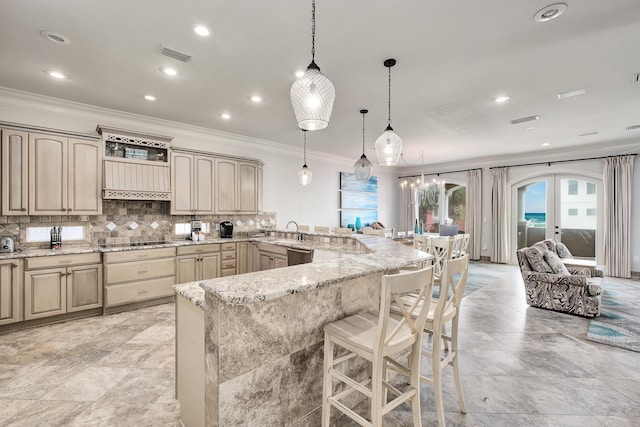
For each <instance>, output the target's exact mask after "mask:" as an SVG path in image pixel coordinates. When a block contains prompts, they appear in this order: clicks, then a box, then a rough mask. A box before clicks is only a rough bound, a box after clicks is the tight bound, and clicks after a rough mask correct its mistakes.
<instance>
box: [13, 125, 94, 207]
mask: <svg viewBox="0 0 640 427" xmlns="http://www.w3.org/2000/svg"><path fill="white" fill-rule="evenodd" d="M101 161H102V145H101V143H100V142H99V141H96V140H90V139H86V140H85V139H78V138H69V137H67V136H64V135H57V134H44V133H27V132H24V131H15V130H10V129H4V130H2V165H3V167H2V190H3V191H2V214H3V215H90V214H94V215H97V214H100V213H101V212H102V199H101V197H100V185H101V182H102V172H101V171H102V169H101V167H100V164H101Z"/></svg>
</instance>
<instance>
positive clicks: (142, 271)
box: [138, 270, 147, 274]
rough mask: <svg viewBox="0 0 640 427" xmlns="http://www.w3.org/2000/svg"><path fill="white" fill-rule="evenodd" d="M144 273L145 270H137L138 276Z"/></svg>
mask: <svg viewBox="0 0 640 427" xmlns="http://www.w3.org/2000/svg"><path fill="white" fill-rule="evenodd" d="M146 272H147V270H139V271H138V274H144V273H146Z"/></svg>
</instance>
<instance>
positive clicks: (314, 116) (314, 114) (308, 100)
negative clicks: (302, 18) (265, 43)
mask: <svg viewBox="0 0 640 427" xmlns="http://www.w3.org/2000/svg"><path fill="white" fill-rule="evenodd" d="M315 57H316V2H315V0H312V2H311V64H309V66H308V67H307V70H306V71H305V72H304V74H303V75H302V76H301V77H298V79H296V81H295V82H294V83H293V85H292V86H291V93H290V95H291V104H292V105H293V112H294V113H295V115H296V121H297V122H298V127H299V128H300V129H303V130H320V129H324V128H326V127H327V126H328V125H329V118H330V117H331V110H332V109H333V102H334V101H335V99H336V90H335V88H334V87H333V83H331V80H329V79H328V78H327V77H326V76H325V75H324V74H322V73H321V72H320V67H318V65H316V62H315Z"/></svg>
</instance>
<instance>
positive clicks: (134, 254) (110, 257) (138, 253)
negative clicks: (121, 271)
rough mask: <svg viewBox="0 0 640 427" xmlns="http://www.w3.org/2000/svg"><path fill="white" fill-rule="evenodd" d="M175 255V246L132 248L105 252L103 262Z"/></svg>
mask: <svg viewBox="0 0 640 427" xmlns="http://www.w3.org/2000/svg"><path fill="white" fill-rule="evenodd" d="M175 255H176V250H175V248H158V249H139V250H137V249H134V250H131V251H120V252H106V253H104V262H105V264H107V263H112V262H127V261H136V260H146V259H155V258H169V257H173V256H175Z"/></svg>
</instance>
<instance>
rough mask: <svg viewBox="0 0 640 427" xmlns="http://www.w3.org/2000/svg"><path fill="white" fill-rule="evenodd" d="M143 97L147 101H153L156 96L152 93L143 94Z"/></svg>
mask: <svg viewBox="0 0 640 427" xmlns="http://www.w3.org/2000/svg"><path fill="white" fill-rule="evenodd" d="M144 99H146V100H147V101H155V100H156V97H155V96H153V95H145V96H144Z"/></svg>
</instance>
